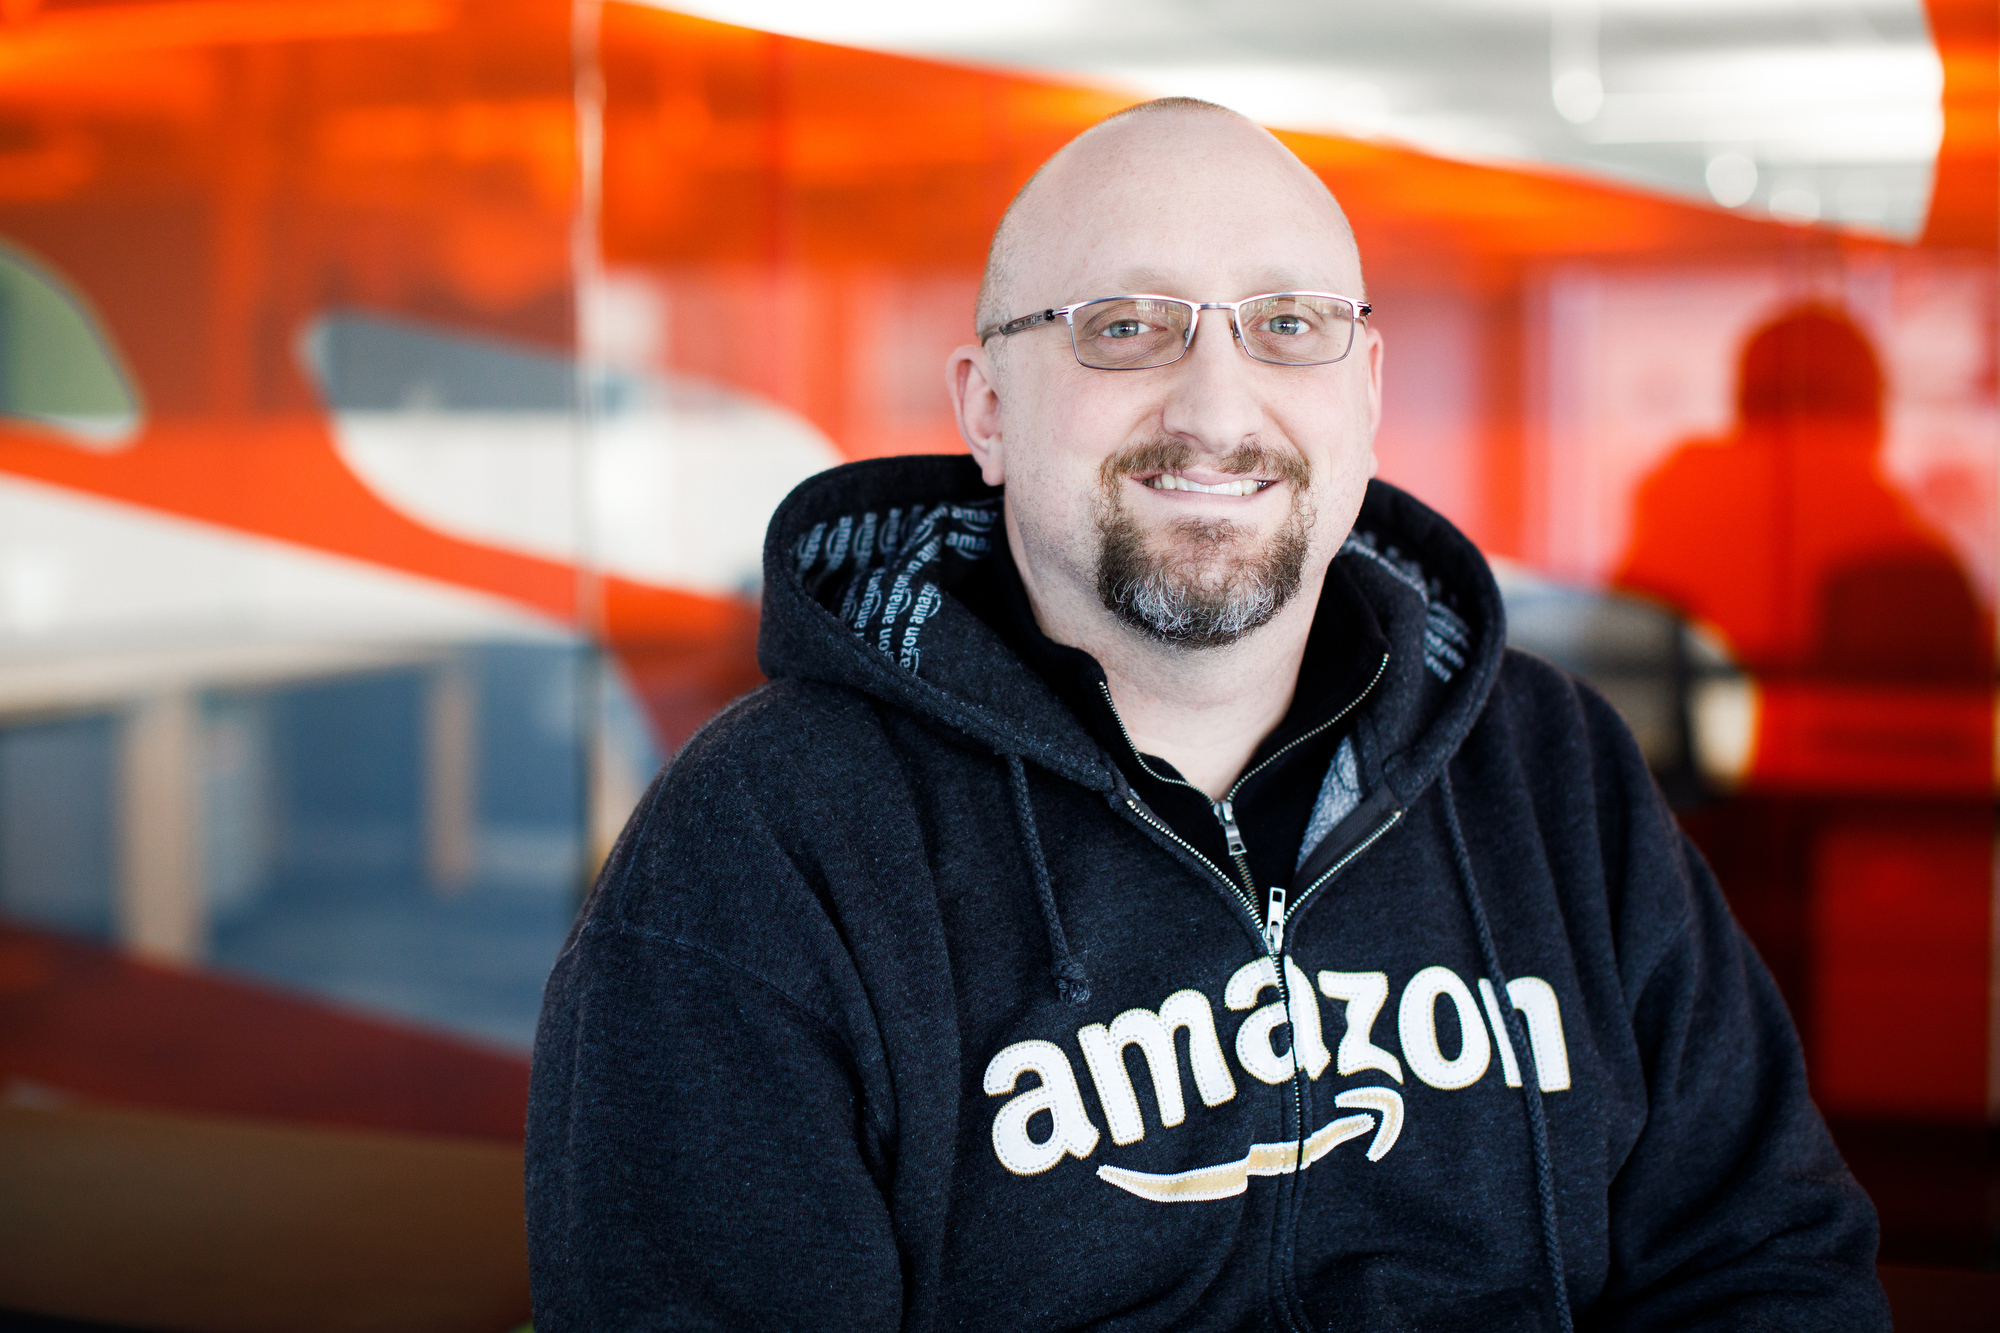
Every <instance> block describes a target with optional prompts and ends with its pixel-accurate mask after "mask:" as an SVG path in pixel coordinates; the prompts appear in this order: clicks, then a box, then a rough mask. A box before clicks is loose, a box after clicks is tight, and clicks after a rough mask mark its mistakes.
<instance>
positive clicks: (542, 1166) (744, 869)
mask: <svg viewBox="0 0 2000 1333" xmlns="http://www.w3.org/2000/svg"><path fill="white" fill-rule="evenodd" d="M711 776H712V775H711ZM679 785H681V788H682V790H681V792H679V793H677V794H675V795H674V797H673V799H665V798H662V797H661V796H659V795H658V793H657V790H656V792H655V793H652V794H649V797H648V802H647V803H646V805H645V806H642V815H641V816H640V817H637V818H635V821H634V824H633V826H632V828H631V829H630V830H628V833H627V835H626V837H625V838H624V839H623V840H622V841H621V845H620V848H619V849H618V851H617V852H615V853H614V855H613V858H612V862H611V864H610V866H608V867H607V869H606V872H605V876H604V880H603V882H602V883H601V885H600V888H599V890H598V892H597V894H596V895H595V896H594V898H593V900H592V902H591V904H590V905H589V907H587V908H586V911H585V915H584V918H583V920H582V921H581V923H580V924H579V926H578V928H577V930H576V931H575V933H574V935H573V937H572V940H571V942H570V945H569V947H568V948H566V950H565V951H564V953H563V956H562V958H561V959H560V960H559V961H558V963H557V965H556V968H555V971H554V973H553V975H552V976H551V978H550V981H549V984H548V990H547V994H546V997H545V1000H544V1003H543V1012H542V1020H541V1027H540V1030H539V1032H538V1034H537V1037H536V1044H535V1058H534V1074H533V1083H532V1090H531V1094H530V1101H529V1113H528V1140H527V1142H528V1149H527V1157H528V1176H527V1191H528V1198H527V1203H528V1250H529V1267H530V1273H531V1278H532V1282H533V1288H534V1305H535V1326H536V1328H538V1329H540V1330H542V1333H568V1331H569V1330H592V1331H595V1330H605V1329H619V1330H632V1331H634V1333H637V1331H639V1330H648V1329H756V1328H807V1327H823V1328H836V1327H837V1328H847V1329H877V1328H882V1329H886V1328H894V1327H899V1326H900V1325H901V1322H902V1316H903V1282H902V1268H901V1261H900V1259H899V1255H898V1249H897V1244H896V1238H895V1235H894V1233H893V1230H892V1225H891V1219H890V1210H889V1207H888V1204H887V1202H886V1200H885V1195H884V1188H883V1180H884V1179H885V1177H886V1173H887V1166H886V1159H887V1153H888V1149H887V1147H886V1144H887V1142H888V1135H887V1133H886V1132H885V1131H884V1129H883V1128H882V1126H881V1125H880V1124H879V1113H878V1112H877V1111H875V1110H871V1099H870V1098H869V1097H868V1096H867V1095H866V1093H865V1091H864V1083H866V1082H867V1079H866V1077H865V1075H864V1073H863V1072H862V1071H861V1068H860V1065H859V1064H858V1062H857V1061H856V1060H855V1058H854V1056H853V1054H852V1046H853V1044H854V1043H853V1042H852V1041H851V1040H850V1036H849V1034H847V1033H845V1032H844V1031H843V1029H842V1027H841V1019H840V1014H841V1012H842V1009H841V1006H840V1005H839V1003H838V1002H837V1001H836V1000H833V999H831V998H829V997H830V995H831V987H832V986H833V985H835V984H836V981H837V978H834V979H833V980H830V979H829V977H830V976H831V974H833V973H835V972H837V968H838V964H839V962H841V961H844V956H842V955H840V951H839V950H838V949H837V947H820V946H819V945H818V944H816V939H817V938H818V937H817V936H816V934H815V931H814V929H813V923H812V922H811V921H810V920H807V921H804V923H803V924H799V923H798V922H796V921H795V922H794V923H792V924H791V925H790V926H789V927H788V929H786V930H783V931H776V930H770V931H762V932H760V931H759V930H758V928H757V925H756V920H757V918H756V915H755V914H757V913H760V912H768V911H770V910H771V904H772V903H773V902H774V901H780V900H782V901H783V902H785V903H788V904H789V905H790V906H791V907H792V908H793V910H794V911H797V910H799V908H800V905H801V904H804V905H806V907H808V908H809V907H810V905H811V904H812V902H813V899H812V896H811V893H810V891H809V889H808V888H807V887H806V886H805V884H804V883H803V881H802V877H801V875H800V873H799V870H798V868H797V867H796V866H795V865H794V864H793V862H792V861H791V860H790V859H789V858H788V857H787V856H785V855H784V854H783V852H782V849H780V848H779V847H778V846H777V845H776V843H775V840H774V839H773V838H772V837H771V836H770V835H769V833H768V831H767V830H766V829H765V827H764V825H763V823H762V822H761V820H759V819H758V818H757V816H756V812H755V811H754V810H751V809H747V808H746V807H745V803H744V801H743V800H742V798H741V796H740V793H737V794H735V795H733V796H732V794H731V789H733V787H734V784H733V783H730V782H728V781H727V779H726V776H725V777H724V780H722V781H720V782H714V781H709V782H706V783H699V784H695V785H696V786H697V787H705V790H696V791H694V792H692V793H690V792H689V791H688V784H685V783H683V784H679ZM647 807H650V814H646V813H643V812H644V811H645V810H646V808H647ZM732 807H733V808H732ZM740 913H751V914H752V915H751V916H749V917H747V918H745V917H740V916H739V915H738V914H740ZM732 918H735V919H738V920H740V921H741V922H742V923H743V924H742V927H741V929H738V930H736V931H734V932H731V931H729V930H728V928H727V923H728V922H729V920H731V919H732ZM787 949H790V950H791V953H792V957H791V958H790V959H789V960H787V958H786V957H785V950H787Z"/></svg>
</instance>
